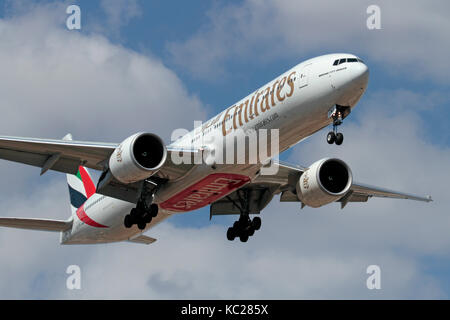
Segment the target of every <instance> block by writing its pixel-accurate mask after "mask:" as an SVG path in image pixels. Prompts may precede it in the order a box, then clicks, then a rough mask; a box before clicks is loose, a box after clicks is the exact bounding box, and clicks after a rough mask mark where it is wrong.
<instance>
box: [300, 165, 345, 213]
mask: <svg viewBox="0 0 450 320" xmlns="http://www.w3.org/2000/svg"><path fill="white" fill-rule="evenodd" d="M352 183H353V176H352V171H351V170H350V168H349V166H348V165H347V164H346V163H345V162H344V161H342V160H339V159H329V158H326V159H322V160H319V161H316V162H314V163H313V164H312V165H311V166H310V167H309V168H308V169H307V170H306V171H305V172H304V173H303V174H302V175H301V176H300V179H299V181H298V182H297V185H296V191H297V196H298V198H299V200H300V201H301V202H303V203H304V204H305V205H307V206H310V207H313V208H318V207H321V206H323V205H326V204H328V203H331V202H333V201H336V200H338V199H339V198H341V197H342V196H344V195H345V194H346V193H347V191H348V190H350V187H351V186H352Z"/></svg>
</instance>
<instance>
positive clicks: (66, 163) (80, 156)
mask: <svg viewBox="0 0 450 320" xmlns="http://www.w3.org/2000/svg"><path fill="white" fill-rule="evenodd" d="M118 145H119V144H116V143H96V142H84V141H71V140H53V139H35V138H21V137H8V136H0V159H5V160H9V161H14V162H20V163H24V164H28V165H31V166H35V167H40V168H42V171H41V174H43V173H45V172H46V171H47V170H50V169H51V170H55V171H59V172H64V173H69V174H76V173H77V171H78V167H79V166H80V165H83V166H85V167H88V168H91V169H95V170H103V168H104V166H105V163H106V162H105V161H106V160H108V159H109V157H110V155H111V154H112V153H113V151H114V150H115V149H116V148H117V146H118Z"/></svg>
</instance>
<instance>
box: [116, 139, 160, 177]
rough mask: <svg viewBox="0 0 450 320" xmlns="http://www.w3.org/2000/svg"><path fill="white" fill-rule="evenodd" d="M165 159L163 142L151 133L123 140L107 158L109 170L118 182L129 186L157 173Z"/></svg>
mask: <svg viewBox="0 0 450 320" xmlns="http://www.w3.org/2000/svg"><path fill="white" fill-rule="evenodd" d="M166 158H167V150H166V146H165V145H164V142H163V141H162V140H161V138H160V137H158V136H157V135H155V134H152V133H136V134H134V135H132V136H131V137H128V138H127V139H125V140H124V141H123V142H122V143H121V144H120V145H119V146H118V147H117V148H116V150H114V152H113V154H112V155H111V157H110V158H109V169H110V171H111V173H112V175H113V176H114V178H116V179H117V180H118V181H120V182H122V183H124V184H129V183H133V182H137V181H141V180H144V179H147V178H149V177H150V176H152V175H154V174H155V173H156V172H158V170H159V169H161V167H162V166H163V164H164V162H165V161H166Z"/></svg>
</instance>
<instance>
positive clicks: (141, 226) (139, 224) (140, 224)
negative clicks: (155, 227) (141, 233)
mask: <svg viewBox="0 0 450 320" xmlns="http://www.w3.org/2000/svg"><path fill="white" fill-rule="evenodd" d="M137 225H138V228H139V230H144V229H145V227H146V226H147V224H146V223H145V222H144V221H140V222H138V224H137Z"/></svg>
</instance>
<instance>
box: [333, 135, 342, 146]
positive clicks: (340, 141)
mask: <svg viewBox="0 0 450 320" xmlns="http://www.w3.org/2000/svg"><path fill="white" fill-rule="evenodd" d="M342 142H344V135H343V134H342V133H340V132H339V133H338V134H336V140H335V143H336V144H337V145H338V146H340V145H341V144H342Z"/></svg>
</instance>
